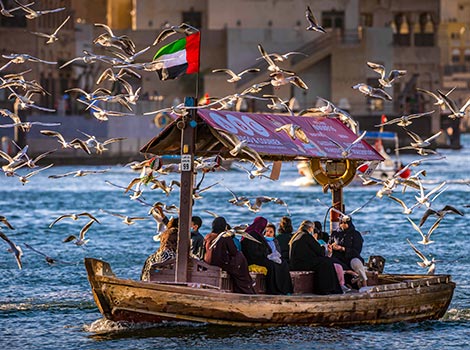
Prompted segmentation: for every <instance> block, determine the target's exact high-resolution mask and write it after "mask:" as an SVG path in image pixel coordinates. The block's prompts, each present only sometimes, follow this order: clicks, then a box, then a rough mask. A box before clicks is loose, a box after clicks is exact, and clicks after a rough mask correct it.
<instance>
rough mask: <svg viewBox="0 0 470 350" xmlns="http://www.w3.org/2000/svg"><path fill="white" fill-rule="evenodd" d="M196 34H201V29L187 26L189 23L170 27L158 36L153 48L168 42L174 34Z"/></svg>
mask: <svg viewBox="0 0 470 350" xmlns="http://www.w3.org/2000/svg"><path fill="white" fill-rule="evenodd" d="M196 32H199V29H197V28H195V27H193V26H191V25H189V24H187V23H181V24H180V25H178V26H170V27H169V28H165V29H163V30H162V31H161V32H160V34H158V36H157V38H156V39H155V41H154V42H153V44H152V46H155V45H157V44H158V43H160V42H162V41H164V40H166V39H167V38H168V37H170V36H172V35H173V34H177V33H178V34H185V35H191V34H194V33H196Z"/></svg>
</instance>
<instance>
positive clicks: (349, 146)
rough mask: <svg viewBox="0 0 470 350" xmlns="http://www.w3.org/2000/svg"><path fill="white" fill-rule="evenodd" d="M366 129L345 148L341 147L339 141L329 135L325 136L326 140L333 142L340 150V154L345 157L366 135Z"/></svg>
mask: <svg viewBox="0 0 470 350" xmlns="http://www.w3.org/2000/svg"><path fill="white" fill-rule="evenodd" d="M366 132H367V131H364V132H363V133H362V134H361V135H360V136H359V137H357V138H356V139H355V140H354V141H353V142H351V143H350V144H349V145H348V146H347V147H346V148H345V147H343V145H341V144H340V143H339V142H337V141H336V140H333V139H332V138H331V137H329V136H326V137H327V138H328V140H330V141H331V142H332V143H334V144H335V145H336V146H337V147H338V148H339V149H340V150H341V156H342V157H343V158H347V157H348V156H349V155H350V154H351V150H352V148H353V147H354V146H355V145H357V144H358V143H359V142H360V141H361V140H362V139H363V138H364V136H365V135H366Z"/></svg>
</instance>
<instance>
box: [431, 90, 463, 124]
mask: <svg viewBox="0 0 470 350" xmlns="http://www.w3.org/2000/svg"><path fill="white" fill-rule="evenodd" d="M437 93H438V94H439V96H440V97H441V98H442V100H443V101H444V104H445V105H446V106H447V107H448V108H449V110H450V111H451V112H452V114H450V115H449V118H451V119H456V118H463V117H465V112H466V110H467V108H468V107H470V97H469V98H468V99H467V101H466V102H465V103H464V104H463V106H462V107H460V108H459V107H458V106H457V103H456V102H455V101H454V100H453V99H451V98H450V97H449V96H448V94H444V93H443V92H442V91H440V90H437Z"/></svg>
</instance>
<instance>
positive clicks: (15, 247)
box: [0, 231, 23, 270]
mask: <svg viewBox="0 0 470 350" xmlns="http://www.w3.org/2000/svg"><path fill="white" fill-rule="evenodd" d="M0 238H2V239H3V240H4V241H5V242H7V244H8V245H9V246H10V249H9V250H8V251H9V252H11V253H13V254H14V255H15V259H16V263H17V264H18V268H19V269H20V270H21V269H22V268H23V264H22V263H21V257H22V256H23V250H22V249H21V247H20V246H18V245H16V244H15V243H13V242H12V241H11V240H10V238H8V237H7V235H6V234H4V233H3V232H2V231H0Z"/></svg>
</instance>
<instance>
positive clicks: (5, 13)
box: [0, 0, 34, 17]
mask: <svg viewBox="0 0 470 350" xmlns="http://www.w3.org/2000/svg"><path fill="white" fill-rule="evenodd" d="M32 5H34V2H31V3H29V4H26V5H23V6H27V7H29V6H32ZM0 7H1V9H0V13H1V14H2V15H3V16H5V17H15V16H14V15H13V14H12V12H14V11H18V10H20V9H21V8H22V6H18V7H14V8H11V9H9V10H8V9H6V8H5V5H4V4H3V1H1V0H0Z"/></svg>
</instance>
